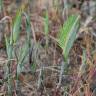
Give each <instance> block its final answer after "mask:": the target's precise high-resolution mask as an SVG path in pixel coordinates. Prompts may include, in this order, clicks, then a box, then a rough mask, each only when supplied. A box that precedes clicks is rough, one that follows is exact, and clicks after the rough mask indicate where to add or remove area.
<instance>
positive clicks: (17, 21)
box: [10, 5, 25, 43]
mask: <svg viewBox="0 0 96 96" xmlns="http://www.w3.org/2000/svg"><path fill="white" fill-rule="evenodd" d="M24 10H25V5H22V6H21V8H20V9H19V10H18V11H17V13H16V16H15V18H14V20H13V25H12V33H11V38H10V43H13V42H14V43H16V41H17V40H18V38H19V35H20V26H21V21H22V13H23V12H24Z"/></svg>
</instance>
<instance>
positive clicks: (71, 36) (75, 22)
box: [57, 15, 80, 60]
mask: <svg viewBox="0 0 96 96" xmlns="http://www.w3.org/2000/svg"><path fill="white" fill-rule="evenodd" d="M79 18H80V17H79V16H78V15H72V16H70V17H69V18H68V20H67V21H66V22H65V24H64V25H63V27H62V28H61V29H60V32H59V34H58V38H57V41H58V43H59V46H60V47H61V48H62V49H63V55H64V58H65V60H66V59H67V57H68V54H69V51H70V49H71V47H72V46H73V43H74V41H75V39H76V34H77V32H78V29H79Z"/></svg>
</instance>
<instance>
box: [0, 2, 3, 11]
mask: <svg viewBox="0 0 96 96" xmlns="http://www.w3.org/2000/svg"><path fill="white" fill-rule="evenodd" d="M2 10H3V0H0V13H1V12H2Z"/></svg>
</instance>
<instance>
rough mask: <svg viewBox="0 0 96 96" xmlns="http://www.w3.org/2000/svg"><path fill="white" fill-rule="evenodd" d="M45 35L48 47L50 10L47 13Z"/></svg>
mask: <svg viewBox="0 0 96 96" xmlns="http://www.w3.org/2000/svg"><path fill="white" fill-rule="evenodd" d="M44 28H45V30H44V31H45V37H46V48H47V47H48V33H49V17H48V11H46V13H45V26H44Z"/></svg>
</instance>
